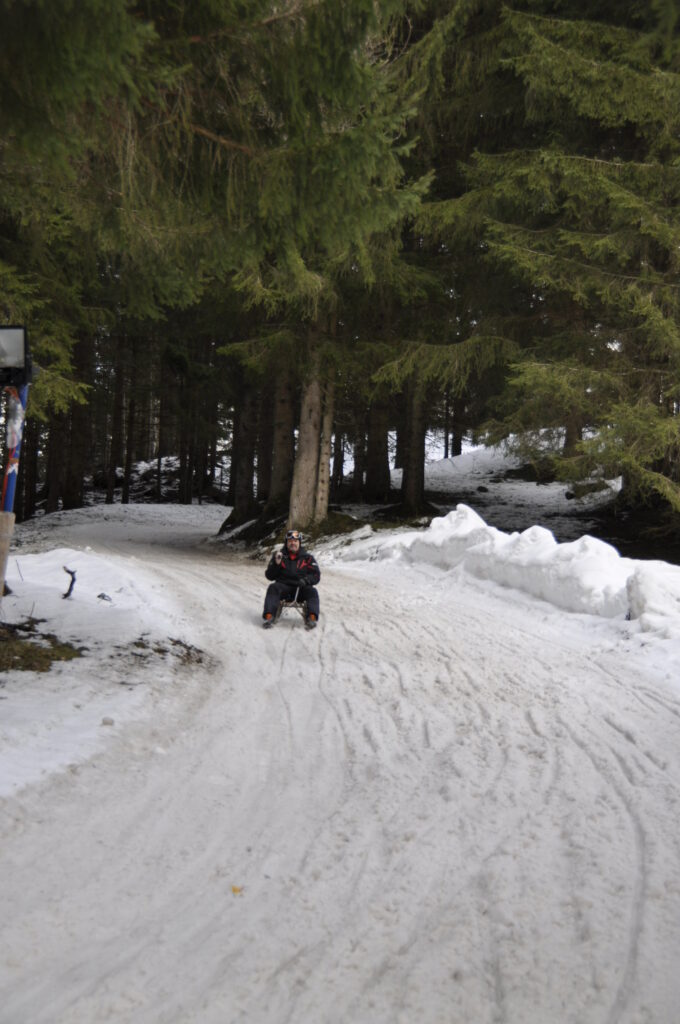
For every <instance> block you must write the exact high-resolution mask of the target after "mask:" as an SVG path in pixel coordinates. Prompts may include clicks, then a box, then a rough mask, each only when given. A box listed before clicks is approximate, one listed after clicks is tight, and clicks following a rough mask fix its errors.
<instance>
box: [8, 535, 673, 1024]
mask: <svg viewBox="0 0 680 1024" xmlns="http://www.w3.org/2000/svg"><path fill="white" fill-rule="evenodd" d="M109 553H110V554H112V558H114V559H115V558H121V557H124V556H126V555H128V556H129V555H130V554H134V556H135V557H136V558H137V559H138V561H139V562H140V564H143V566H144V568H145V570H147V571H148V570H149V569H151V570H153V571H154V572H155V573H156V574H157V578H158V580H159V581H160V582H162V584H163V587H164V592H165V593H166V594H168V593H170V594H172V595H174V597H175V598H176V601H177V605H178V608H179V609H181V611H180V612H178V616H179V618H182V620H183V621H184V622H185V624H187V623H189V624H190V625H191V629H192V630H193V634H192V636H193V639H194V641H195V642H197V643H200V644H201V646H202V647H203V648H204V649H205V650H206V651H207V652H209V654H210V657H211V659H212V660H211V662H210V664H209V665H208V666H207V668H205V669H199V670H197V669H195V668H192V669H189V668H186V669H183V670H181V671H180V673H179V675H178V677H177V678H176V679H175V681H174V682H173V683H171V684H168V682H167V680H165V681H163V683H162V684H160V683H159V684H156V685H153V713H152V715H151V716H150V717H149V718H148V719H143V720H140V721H137V722H135V723H133V724H127V725H126V726H125V728H122V729H121V730H120V731H118V732H117V733H112V734H111V735H110V737H109V738H108V740H107V742H106V744H105V745H104V746H103V748H102V751H101V753H100V754H99V755H98V756H96V757H93V758H92V759H91V760H90V761H88V762H87V763H85V764H83V765H82V766H81V767H74V769H73V770H72V771H71V772H66V773H63V774H61V775H56V776H54V777H53V778H52V779H51V780H49V781H47V782H45V783H44V784H42V785H38V786H29V787H27V788H25V789H23V790H22V791H21V792H20V793H19V794H17V796H16V797H15V798H13V799H9V800H7V801H4V804H3V817H2V836H1V850H2V852H1V854H0V877H1V878H2V883H1V885H2V914H1V916H0V949H2V953H1V954H0V957H1V960H0V963H1V968H0V991H2V998H1V999H0V1022H1V1024H92V1022H93V1021H97V1022H100V1021H106V1020H111V1021H116V1022H121V1024H122V1022H130V1024H179V1022H196V1024H283V1022H291V1024H307V1022H309V1024H318V1022H319V1024H320V1022H324V1024H349V1022H351V1024H393V1022H403V1024H415V1022H418V1024H456V1022H461V1024H462V1022H474V1024H497V1022H509V1024H545V1022H551V1024H557V1022H559V1024H561V1022H573V1024H671V1022H673V1021H675V1020H677V1007H678V1004H679V1002H680V976H679V974H678V971H677V960H678V954H679V953H680V829H679V828H678V824H677V823H678V811H679V810H680V800H679V797H680V762H679V757H678V750H679V748H680V744H679V742H678V741H679V739H680V699H678V694H677V691H676V690H674V689H672V688H671V687H670V686H666V685H664V683H663V681H662V680H660V679H658V678H656V677H655V676H654V675H653V674H652V673H646V672H645V667H644V662H643V661H642V659H641V658H640V656H639V654H636V653H635V652H633V653H629V654H627V652H626V650H625V636H624V635H623V633H622V632H621V631H620V633H621V635H620V636H619V643H617V634H616V631H615V630H614V629H613V627H612V626H611V625H610V624H609V623H606V624H602V627H601V629H598V628H595V629H594V628H593V627H592V623H591V621H590V620H589V617H587V616H578V615H566V614H564V613H560V612H558V611H556V610H555V609H554V608H551V607H550V606H549V605H547V604H543V603H541V602H539V601H533V600H532V599H530V598H521V600H518V598H517V594H516V593H515V592H513V591H509V590H507V591H502V590H501V589H500V588H494V587H493V586H482V585H481V584H480V583H478V582H475V581H474V580H468V581H467V582H466V583H465V585H463V584H461V590H460V592H459V593H457V594H454V595H453V597H452V595H451V591H450V588H445V587H444V583H443V581H442V580H441V579H440V578H439V577H437V575H436V573H434V572H431V573H429V574H427V573H425V574H418V573H416V572H410V573H409V572H401V573H400V572H399V570H398V569H394V568H383V569H382V570H381V572H380V573H379V574H378V573H376V574H375V576H374V578H372V576H371V569H370V567H368V568H364V569H363V571H358V570H357V571H354V570H349V569H345V570H338V569H334V570H326V571H324V567H323V562H322V572H323V577H322V583H321V587H320V592H321V596H322V617H321V621H320V624H319V628H318V629H317V630H316V631H315V632H312V633H307V632H306V631H305V630H304V628H303V626H302V623H301V621H300V619H299V617H298V616H297V615H294V614H293V613H288V616H287V617H284V618H283V619H282V620H281V622H280V623H279V624H278V625H277V626H276V628H275V629H273V630H271V631H263V630H262V629H261V626H260V618H259V615H260V609H261V604H262V599H263V595H264V588H265V586H266V582H265V580H264V577H263V568H264V567H263V565H261V564H260V563H259V562H254V561H252V560H248V559H245V558H244V557H242V556H229V555H224V554H221V553H217V552H212V553H206V552H205V551H202V552H201V551H198V550H192V551H185V552H182V551H179V550H177V549H176V548H174V549H172V550H164V549H163V548H162V546H155V547H154V548H144V547H132V546H129V545H126V544H123V543H122V542H121V543H119V544H117V545H116V547H115V550H113V551H111V549H109ZM178 621H179V619H178ZM177 628H178V627H177V623H172V624H169V626H168V629H169V632H171V631H174V632H172V635H176V633H177ZM619 644H620V645H619ZM94 671H96V668H95V670H94Z"/></svg>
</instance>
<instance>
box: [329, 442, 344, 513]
mask: <svg viewBox="0 0 680 1024" xmlns="http://www.w3.org/2000/svg"><path fill="white" fill-rule="evenodd" d="M344 468H345V435H344V434H343V433H342V431H341V430H338V427H337V424H336V427H335V437H334V438H333V475H332V477H331V497H332V498H333V499H337V498H338V497H339V495H340V491H341V489H342V480H343V473H344Z"/></svg>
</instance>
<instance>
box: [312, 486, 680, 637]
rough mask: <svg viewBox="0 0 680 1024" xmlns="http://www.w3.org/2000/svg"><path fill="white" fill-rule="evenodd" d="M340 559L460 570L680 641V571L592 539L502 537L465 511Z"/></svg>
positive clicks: (365, 540) (367, 540)
mask: <svg viewBox="0 0 680 1024" xmlns="http://www.w3.org/2000/svg"><path fill="white" fill-rule="evenodd" d="M331 557H333V558H334V559H338V560H341V561H363V560H391V561H400V562H405V563H407V564H410V565H414V566H415V565H422V564H427V565H433V566H436V567H438V568H440V569H442V570H444V571H449V570H452V569H454V568H457V567H462V569H464V570H465V571H466V572H469V573H471V574H472V575H474V576H476V577H477V578H479V579H484V580H492V581H494V582H496V583H499V584H501V585H503V586H507V587H514V588H515V589H517V590H521V591H523V592H525V593H528V594H531V595H533V596H534V597H538V598H541V599H542V600H544V601H548V602H550V604H553V605H555V606H556V607H558V608H564V609H565V610H567V611H571V612H581V613H585V614H589V615H600V616H605V617H607V618H615V617H617V616H626V615H629V616H630V617H631V618H633V619H638V620H639V624H640V627H641V629H643V630H654V631H657V632H658V631H661V632H664V633H665V634H666V635H668V636H671V635H672V636H678V637H680V568H678V567H677V566H672V565H668V564H667V563H665V562H639V561H635V560H633V559H630V558H622V557H621V556H620V555H619V553H618V551H617V550H616V549H615V548H614V547H612V546H611V545H610V544H606V543H605V542H604V541H600V540H596V539H595V538H594V537H588V536H585V537H581V538H579V540H576V541H571V542H569V543H566V544H558V542H557V541H556V540H555V538H554V536H553V534H552V533H551V532H550V531H549V530H546V529H544V528H543V527H540V526H532V527H531V528H530V529H528V530H524V531H523V532H522V533H511V534H508V533H504V532H503V531H501V530H497V529H496V528H495V527H492V526H487V524H486V523H485V522H484V520H483V519H482V518H481V516H479V515H478V514H477V513H476V512H475V511H474V510H473V509H471V508H469V507H468V506H467V505H457V506H456V508H455V510H454V511H452V512H449V514H448V515H446V516H442V517H439V518H436V519H433V520H432V523H431V525H430V526H429V527H428V528H427V529H425V530H413V531H409V532H407V533H401V534H397V535H394V534H392V535H390V536H388V537H383V538H380V537H378V536H376V535H375V534H372V535H371V536H370V537H366V536H365V535H364V536H363V537H355V539H354V542H353V543H352V544H351V545H350V546H348V547H346V548H344V549H342V548H340V549H337V550H336V551H333V552H331Z"/></svg>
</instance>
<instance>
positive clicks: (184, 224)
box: [0, 0, 680, 530]
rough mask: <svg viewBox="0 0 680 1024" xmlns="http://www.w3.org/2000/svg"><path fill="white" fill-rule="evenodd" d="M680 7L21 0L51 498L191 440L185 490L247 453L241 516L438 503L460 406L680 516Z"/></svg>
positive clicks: (563, 2)
mask: <svg viewBox="0 0 680 1024" xmlns="http://www.w3.org/2000/svg"><path fill="white" fill-rule="evenodd" d="M679 14H680V12H679V9H678V4H677V2H676V0H589V2H588V3H583V2H582V0H580V2H579V0H513V2H510V3H504V2H501V0H342V2H341V3H340V2H338V0H173V2H167V0H164V2H163V3H160V2H158V0H140V2H133V0H78V2H77V3H75V2H73V0H51V2H50V3H44V2H40V0H6V2H5V3H3V4H2V5H1V6H0V39H1V40H2V42H1V43H0V53H1V55H2V56H1V59H0V322H2V323H4V324H22V325H25V326H26V328H27V331H28V336H29V340H30V344H31V350H32V354H33V361H34V364H35V365H36V367H37V368H38V372H37V374H36V377H35V381H34V383H33V385H32V386H31V391H30V399H29V406H28V416H27V420H26V425H25V430H24V438H23V448H22V456H21V465H20V474H19V482H18V487H17V494H16V501H15V512H16V513H17V519H18V520H22V519H24V520H25V519H28V518H30V517H31V516H33V515H35V514H36V512H37V511H44V512H53V511H56V510H58V509H62V508H63V509H73V508H78V507H80V506H81V505H83V504H84V502H85V500H86V490H87V488H88V487H90V486H92V484H93V482H95V483H96V484H97V486H99V488H100V489H101V490H102V491H103V492H105V495H106V499H105V500H107V501H109V502H112V501H114V500H121V495H122V501H123V502H126V501H128V500H130V474H131V469H132V467H133V465H135V463H137V462H139V461H147V462H152V463H153V462H155V463H157V464H158V465H159V466H160V460H161V459H162V458H163V457H164V456H167V455H174V456H177V457H178V459H179V487H178V491H177V500H179V501H180V502H183V503H191V502H192V501H195V500H202V499H204V498H208V497H214V496H215V493H216V487H217V479H216V476H217V473H218V467H219V466H220V465H221V464H222V463H223V462H224V460H226V462H227V463H228V465H229V473H228V481H226V482H225V486H226V487H227V493H226V494H224V495H223V497H224V500H225V504H228V505H230V506H233V512H232V513H231V515H230V517H229V523H230V525H238V524H239V523H245V522H248V521H250V520H253V519H257V520H258V521H260V522H265V521H270V520H271V519H273V518H276V517H277V516H278V517H285V518H286V520H287V522H289V523H295V525H297V526H298V527H302V528H307V527H310V526H312V525H314V526H316V527H320V526H322V525H323V524H324V523H325V522H326V521H327V519H328V515H329V503H331V502H336V501H338V500H340V499H341V498H347V497H351V498H352V499H353V500H362V501H366V502H375V503H380V502H388V501H393V502H394V504H395V505H397V506H398V508H397V510H396V511H397V513H398V514H399V515H402V516H413V515H417V514H418V513H419V512H421V511H422V509H423V508H424V507H425V505H426V502H425V493H424V460H425V436H426V433H427V432H428V431H429V430H432V429H437V430H439V431H441V432H442V433H443V435H444V437H445V439H446V441H445V443H446V452H447V454H455V453H456V452H457V451H460V445H461V443H462V439H463V437H474V438H475V439H481V440H484V441H487V442H489V443H499V442H501V441H506V442H507V443H508V445H510V446H511V447H512V448H513V450H515V451H517V453H518V454H521V455H522V457H523V458H524V459H525V460H526V461H527V463H528V464H530V465H531V466H533V467H534V468H535V471H536V473H537V474H538V475H543V476H544V477H545V478H553V479H554V478H558V479H564V480H569V481H577V482H580V483H581V485H582V486H597V482H598V481H599V480H601V479H604V478H607V479H609V478H612V477H620V478H621V479H622V481H623V486H622V491H621V495H620V498H619V500H620V501H625V502H627V503H628V504H629V506H630V507H631V508H644V507H649V506H650V505H651V506H654V507H655V508H658V509H660V510H662V512H663V515H664V517H665V521H666V522H667V524H668V528H669V529H675V530H677V527H678V523H679V522H680V518H679V517H680V416H679V413H680V303H679V294H678V290H679V288H680V275H679V273H678V271H679V268H680V17H679ZM395 437H396V450H392V449H393V448H394V447H395V446H394V445H392V448H390V445H388V438H395ZM2 444H3V445H4V444H5V442H4V439H3V441H2ZM1 454H2V455H3V458H4V457H5V456H6V452H5V450H4V449H3V451H2V453H1ZM348 465H351V467H352V472H351V474H349V473H348V472H347V471H346V469H345V467H346V466H348ZM391 465H396V466H399V467H401V468H402V469H403V478H402V479H403V482H402V487H401V493H400V494H399V495H396V496H395V495H394V494H390V466H391ZM220 493H222V492H220ZM159 497H160V491H159Z"/></svg>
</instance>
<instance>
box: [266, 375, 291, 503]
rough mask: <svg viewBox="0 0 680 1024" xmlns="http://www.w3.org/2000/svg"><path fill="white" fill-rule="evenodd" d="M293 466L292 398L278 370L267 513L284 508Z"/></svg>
mask: <svg viewBox="0 0 680 1024" xmlns="http://www.w3.org/2000/svg"><path fill="white" fill-rule="evenodd" d="M294 463H295V396H294V392H293V384H292V381H291V379H290V376H289V374H288V373H287V372H285V371H281V373H280V374H279V376H278V377H277V380H276V392H275V395H274V434H273V438H272V475H271V479H270V482H269V498H268V500H267V512H274V511H278V509H279V508H285V503H286V502H287V500H288V498H289V495H290V488H291V483H292V480H293V466H294Z"/></svg>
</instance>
